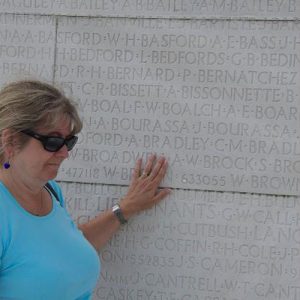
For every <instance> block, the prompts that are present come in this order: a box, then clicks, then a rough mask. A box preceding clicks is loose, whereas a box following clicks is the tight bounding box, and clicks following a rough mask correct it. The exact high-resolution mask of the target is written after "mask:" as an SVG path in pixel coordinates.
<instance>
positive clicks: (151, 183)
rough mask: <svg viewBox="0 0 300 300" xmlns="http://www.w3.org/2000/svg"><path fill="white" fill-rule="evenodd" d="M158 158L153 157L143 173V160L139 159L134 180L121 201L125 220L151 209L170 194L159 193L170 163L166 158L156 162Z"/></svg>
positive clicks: (166, 191)
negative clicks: (159, 187)
mask: <svg viewBox="0 0 300 300" xmlns="http://www.w3.org/2000/svg"><path fill="white" fill-rule="evenodd" d="M155 160H156V156H155V155H151V156H150V157H149V159H148V161H147V163H146V166H145V169H144V170H143V172H141V171H142V159H138V160H137V162H136V165H135V168H134V172H133V175H132V180H131V183H130V186H129V189H128V192H127V194H126V196H125V197H124V198H123V199H122V200H121V202H120V207H121V209H122V212H123V215H124V217H125V219H127V220H128V219H129V218H130V217H131V216H133V215H134V214H136V213H138V212H140V211H143V210H145V209H149V208H151V207H152V206H154V205H155V204H156V203H158V202H159V201H161V200H162V199H163V198H164V197H166V196H167V195H168V194H169V193H170V189H166V188H165V189H162V190H160V191H158V190H157V189H158V186H159V184H160V183H161V181H162V179H163V178H164V176H165V174H166V171H167V167H168V163H167V161H166V159H165V158H164V157H160V158H159V159H158V160H157V161H156V162H155Z"/></svg>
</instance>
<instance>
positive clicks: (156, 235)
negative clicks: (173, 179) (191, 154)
mask: <svg viewBox="0 0 300 300" xmlns="http://www.w3.org/2000/svg"><path fill="white" fill-rule="evenodd" d="M61 185H62V187H63V190H64V194H65V196H66V201H67V206H68V208H69V209H70V211H71V214H72V216H73V217H74V219H75V220H76V221H77V223H82V222H85V221H87V220H88V219H90V218H92V217H93V216H95V213H96V212H100V211H103V210H106V209H108V208H110V207H111V206H112V205H113V204H114V203H116V202H117V201H118V199H119V198H120V197H121V196H122V195H124V193H126V188H125V187H121V186H106V185H96V184H80V183H76V184H75V183H66V182H64V183H61ZM299 211H300V199H299V198H297V197H292V196H290V197H286V196H271V195H250V194H240V193H227V192H224V193H221V192H209V191H183V190H173V192H172V194H171V196H170V197H169V198H168V199H166V200H165V201H163V202H162V203H160V204H159V205H158V206H156V207H155V208H153V209H151V210H148V211H146V212H144V213H142V214H140V215H139V216H137V217H135V218H134V219H132V220H130V222H129V224H128V225H126V226H123V227H122V228H121V230H120V232H118V233H117V234H116V235H115V236H114V238H113V239H112V240H111V242H110V243H109V245H108V246H107V247H105V248H104V249H103V250H102V251H101V252H100V255H101V261H102V272H101V277H100V281H99V285H98V286H97V288H96V290H95V294H94V299H95V300H97V299H150V300H154V299H156V300H166V299H169V300H171V299H172V300H173V299H174V300H203V299H206V300H208V299H209V300H210V299H227V300H253V299H264V300H274V299H284V300H295V299H298V298H299V296H300V285H299V280H300V268H299V265H300V250H299V244H300V234H299V233H300V227H299V224H300V213H299ZM124 295H127V296H126V297H127V298H126V297H125V296H124ZM124 297H125V298H124Z"/></svg>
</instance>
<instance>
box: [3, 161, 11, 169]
mask: <svg viewBox="0 0 300 300" xmlns="http://www.w3.org/2000/svg"><path fill="white" fill-rule="evenodd" d="M3 167H4V169H9V168H10V163H9V162H8V161H7V162H5V163H4V164H3Z"/></svg>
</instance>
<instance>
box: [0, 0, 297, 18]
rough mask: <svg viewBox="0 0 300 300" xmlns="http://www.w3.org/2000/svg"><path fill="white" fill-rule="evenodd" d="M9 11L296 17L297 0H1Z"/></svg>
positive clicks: (199, 16)
mask: <svg viewBox="0 0 300 300" xmlns="http://www.w3.org/2000/svg"><path fill="white" fill-rule="evenodd" d="M0 10H1V11H2V12H8V13H27V14H28V13H29V14H36V13H39V14H47V15H48V14H56V15H73V16H74V15H76V16H107V17H110V16H120V17H151V18H157V17H161V18H169V17H178V18H194V19H195V18H196V19H198V18H200V19H201V18H209V17H216V18H224V17H238V18H241V17H247V18H249V17H253V18H262V19H265V18H268V19H279V18H284V19H287V18H288V19H296V18H297V17H298V18H299V16H300V3H299V1H296V0H120V1H116V0H0Z"/></svg>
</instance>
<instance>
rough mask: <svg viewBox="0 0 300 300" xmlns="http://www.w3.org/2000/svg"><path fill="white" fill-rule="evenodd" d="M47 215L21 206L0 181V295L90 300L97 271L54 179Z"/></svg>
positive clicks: (89, 248)
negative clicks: (29, 210)
mask: <svg viewBox="0 0 300 300" xmlns="http://www.w3.org/2000/svg"><path fill="white" fill-rule="evenodd" d="M50 183H51V185H52V187H53V188H54V190H55V191H56V192H57V194H58V196H59V199H60V201H61V204H62V206H63V207H62V206H61V204H60V203H59V202H58V201H56V199H55V198H54V197H53V195H52V202H53V209H52V211H51V212H50V213H49V214H48V215H46V216H41V217H40V216H34V215H32V214H30V213H29V212H27V211H26V210H24V209H23V208H22V207H21V206H20V204H19V203H18V202H17V201H16V200H15V198H14V197H13V196H12V194H11V193H10V192H9V191H8V190H7V189H6V187H5V186H4V185H3V183H2V182H0V299H1V300H2V299H15V300H16V299H18V300H21V299H22V300H37V299H38V300H54V299H55V300H56V299H57V300H62V299H63V300H75V299H76V300H79V299H80V300H83V299H91V295H92V292H93V289H94V287H95V285H96V283H97V279H98V276H99V272H100V261H99V257H98V254H97V252H96V250H95V249H94V248H93V246H92V245H91V244H90V243H89V242H88V241H87V240H86V239H85V237H84V236H83V234H82V232H81V231H80V230H78V228H77V227H76V225H75V224H74V223H73V221H72V220H71V218H70V216H69V214H68V213H67V211H66V209H65V207H64V200H63V197H62V193H61V190H60V188H59V186H58V184H57V183H56V182H54V181H50Z"/></svg>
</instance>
